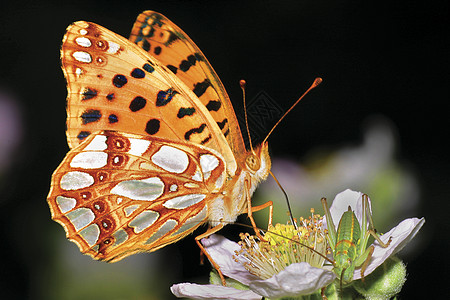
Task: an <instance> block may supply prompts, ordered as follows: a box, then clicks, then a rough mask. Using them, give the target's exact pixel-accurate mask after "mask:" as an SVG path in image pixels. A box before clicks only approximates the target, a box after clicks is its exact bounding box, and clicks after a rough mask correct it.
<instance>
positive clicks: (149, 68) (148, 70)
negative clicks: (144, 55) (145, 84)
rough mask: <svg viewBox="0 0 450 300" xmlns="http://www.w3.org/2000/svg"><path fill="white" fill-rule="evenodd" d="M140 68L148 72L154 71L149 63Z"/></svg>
mask: <svg viewBox="0 0 450 300" xmlns="http://www.w3.org/2000/svg"><path fill="white" fill-rule="evenodd" d="M142 68H143V69H144V70H145V71H147V72H149V73H153V72H154V71H155V68H154V67H153V66H152V65H151V64H144V65H143V66H142Z"/></svg>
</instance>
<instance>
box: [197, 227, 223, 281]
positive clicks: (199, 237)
mask: <svg viewBox="0 0 450 300" xmlns="http://www.w3.org/2000/svg"><path fill="white" fill-rule="evenodd" d="M223 226H224V224H219V225H217V226H215V227H213V228H209V229H208V230H207V231H206V232H205V233H203V234H201V235H199V236H197V237H195V242H196V243H197V245H198V247H199V248H200V250H201V251H202V252H203V254H205V255H206V257H207V258H208V260H209V261H210V262H211V264H212V265H213V267H214V268H215V269H216V270H217V272H218V273H219V276H220V280H221V281H222V285H223V286H226V285H227V284H226V282H225V277H223V274H222V271H221V270H220V267H219V265H218V264H217V263H216V262H215V261H214V260H213V259H212V257H211V255H209V253H208V252H207V251H206V249H205V247H203V245H202V243H201V242H200V240H201V239H203V238H207V237H209V236H210V235H211V234H213V233H216V232H217V231H219V230H220V229H222V228H223Z"/></svg>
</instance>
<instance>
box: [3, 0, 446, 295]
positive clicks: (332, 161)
mask: <svg viewBox="0 0 450 300" xmlns="http://www.w3.org/2000/svg"><path fill="white" fill-rule="evenodd" d="M147 9H151V10H155V11H158V12H160V13H162V14H164V15H166V16H167V17H168V18H169V19H171V20H172V21H174V22H175V23H176V24H177V25H178V26H180V27H181V28H182V29H183V30H184V31H185V32H186V33H187V34H188V35H189V36H190V37H191V38H192V40H194V41H195V42H196V43H197V45H198V46H199V47H200V49H202V51H203V52H204V54H205V55H206V57H207V58H208V59H209V61H210V62H211V64H212V65H213V67H214V68H215V70H216V72H217V73H218V75H219V77H220V78H221V79H222V82H223V83H224V85H225V87H226V88H227V91H228V93H229V95H230V97H231V99H232V101H233V104H234V107H235V110H236V112H237V114H238V115H239V116H240V117H242V115H243V114H242V95H241V91H240V88H239V84H238V83H239V80H240V79H245V80H246V81H247V98H248V99H249V100H250V102H252V104H251V105H253V106H252V109H249V112H250V113H251V116H250V119H251V122H250V127H251V128H252V134H254V140H262V139H263V138H264V136H265V134H267V132H268V131H269V130H270V127H271V125H272V124H273V123H275V122H276V120H277V118H278V117H277V116H278V115H279V112H280V111H281V112H282V111H286V110H287V109H288V108H289V106H290V105H291V104H292V103H293V102H294V101H295V100H296V99H297V98H298V97H299V96H300V95H301V94H302V93H303V92H304V91H305V90H306V89H307V88H308V87H309V85H310V84H311V82H312V81H313V80H314V78H315V77H317V76H320V77H322V78H323V79H324V82H323V83H322V85H321V86H320V87H319V88H317V89H315V90H314V91H312V92H311V93H310V94H309V95H308V96H307V97H306V98H305V99H304V100H303V101H302V102H301V103H300V104H299V105H298V106H297V107H296V108H295V109H294V110H293V111H292V112H291V113H290V114H289V115H288V117H287V118H286V119H285V120H284V121H283V122H282V124H281V125H280V126H279V127H278V128H277V129H276V131H275V133H274V134H273V135H272V136H271V137H270V139H269V143H270V152H271V155H272V158H273V172H274V173H275V175H277V177H278V179H279V180H280V182H281V184H282V185H283V186H284V188H285V190H286V191H287V193H288V194H289V198H290V200H291V205H292V206H293V210H294V215H295V216H296V217H299V216H308V215H309V209H310V208H311V207H315V208H316V212H320V213H322V209H321V207H320V201H319V200H320V198H321V197H327V198H329V199H330V200H331V199H333V198H334V196H335V195H336V194H337V193H338V192H340V191H343V190H345V189H346V188H352V189H354V190H359V191H362V192H365V193H368V194H369V196H370V197H371V199H372V202H373V205H374V217H375V225H376V227H377V229H378V230H379V231H380V232H383V231H384V232H386V231H388V230H389V229H390V228H392V227H393V226H395V225H397V224H398V223H399V222H400V221H401V220H402V219H404V218H407V217H422V216H424V217H425V218H426V223H425V226H424V227H423V229H422V230H421V231H420V232H419V234H418V236H417V237H416V239H415V240H414V242H413V243H411V244H409V245H410V246H408V247H407V248H405V249H404V250H403V251H402V252H401V253H400V257H401V258H403V259H404V260H405V262H406V263H407V268H408V274H409V275H408V280H407V282H406V284H405V286H404V288H403V290H402V292H401V294H400V298H402V299H410V298H424V297H428V298H432V297H436V298H437V297H441V298H442V297H443V296H444V297H445V296H446V295H449V292H448V288H446V286H448V283H447V280H446V279H445V278H444V276H443V275H444V274H445V271H446V270H448V268H450V263H449V260H448V259H446V256H447V254H448V253H447V251H448V249H450V247H449V246H450V238H449V230H450V221H449V195H450V180H449V175H448V172H449V170H450V168H449V161H450V159H449V155H448V154H447V152H448V146H447V145H445V144H446V143H447V142H446V138H447V137H448V129H449V126H448V116H447V115H448V112H447V111H448V108H445V107H444V106H445V103H446V102H445V101H448V100H449V88H448V84H449V71H448V70H449V69H448V67H449V64H448V62H449V50H450V47H449V46H450V45H449V41H450V39H449V36H448V29H449V26H448V20H449V17H450V15H449V3H448V1H437V0H433V1H413V2H412V1H395V3H387V4H380V3H379V2H375V1H305V0H301V1H282V2H281V1H280V2H279V1H214V2H213V1H115V0H109V1H84V0H79V1H64V2H61V1H51V0H43V1H16V2H13V1H8V2H6V1H3V2H2V3H1V4H0V192H1V193H0V195H1V196H0V235H1V237H2V239H1V242H0V245H1V246H0V251H1V257H2V260H1V262H0V295H1V298H2V299H172V298H173V296H172V295H171V293H170V291H169V287H170V286H171V284H173V283H179V282H186V281H188V282H197V283H206V282H207V280H208V272H209V270H210V268H209V266H199V249H198V248H197V246H196V244H195V242H194V240H193V236H190V237H188V238H186V239H184V240H182V241H180V242H178V243H176V244H174V245H170V246H167V247H165V248H163V249H161V250H159V251H157V252H155V253H151V254H139V255H135V256H132V257H129V258H127V259H124V260H123V261H121V262H119V263H116V264H107V263H102V262H97V261H93V260H92V259H91V258H90V257H87V256H83V255H81V254H80V253H79V251H78V248H77V247H76V245H75V244H73V243H71V242H69V241H68V240H66V239H65V232H64V230H63V228H62V227H61V226H60V225H58V224H57V223H55V222H53V221H52V220H51V219H50V211H49V208H48V206H47V203H46V196H47V193H48V191H49V187H50V178H51V174H52V172H53V171H54V170H55V168H56V167H57V166H58V164H59V163H60V162H61V160H62V159H63V157H64V155H65V154H66V152H67V151H68V146H67V143H66V136H65V117H66V113H65V98H66V83H65V79H64V77H63V73H62V71H61V69H60V61H59V49H60V44H61V40H62V37H63V35H64V33H65V28H66V27H67V26H68V25H69V24H70V23H72V22H74V21H78V20H86V21H92V22H95V23H98V24H100V25H102V26H105V27H106V28H109V29H110V30H112V31H114V32H116V33H118V34H120V35H122V36H125V37H128V35H129V33H130V31H131V27H132V25H133V23H134V20H135V18H136V17H137V15H138V14H139V13H140V12H141V11H143V10H147ZM261 103H271V106H269V107H272V108H275V109H274V110H273V111H271V110H268V111H262V110H261V109H260V108H261V106H260V104H261ZM443 105H444V106H443ZM258 107H259V108H258ZM258 118H263V119H264V120H265V121H264V122H263V123H264V125H263V126H260V125H261V124H262V123H261V122H259V121H258ZM254 199H255V200H254V203H255V204H259V203H263V202H264V201H266V200H272V201H274V202H275V210H276V216H275V218H276V221H278V222H283V223H284V222H286V221H287V217H286V206H285V200H284V197H283V195H282V193H281V191H280V190H279V189H278V188H277V187H276V185H275V183H274V181H273V179H270V178H269V179H268V180H267V182H266V183H264V184H263V185H262V186H261V187H260V188H259V189H258V191H257V193H256V195H255V198H254ZM265 216H266V212H264V211H263V212H260V213H258V218H259V219H258V220H257V221H258V223H259V224H261V226H263V225H262V224H265V223H264V222H265V221H264V218H265ZM240 221H241V222H247V220H246V218H245V217H243V218H241V219H240ZM228 227H230V228H228V229H227V230H224V234H226V235H229V236H231V237H233V236H236V235H235V233H236V230H237V232H239V231H242V228H239V227H236V226H234V227H232V226H228ZM204 230H205V228H201V229H200V230H199V231H198V232H197V234H199V233H201V232H203V231H204ZM233 230H234V231H233Z"/></svg>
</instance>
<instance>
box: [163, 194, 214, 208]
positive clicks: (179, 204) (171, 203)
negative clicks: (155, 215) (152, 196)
mask: <svg viewBox="0 0 450 300" xmlns="http://www.w3.org/2000/svg"><path fill="white" fill-rule="evenodd" d="M205 198H206V195H204V194H188V195H184V196H179V197H175V198H172V199H170V200H167V201H166V202H164V204H163V206H164V207H165V208H173V209H184V208H186V207H189V206H191V205H194V204H196V203H199V202H200V201H202V200H203V199H205Z"/></svg>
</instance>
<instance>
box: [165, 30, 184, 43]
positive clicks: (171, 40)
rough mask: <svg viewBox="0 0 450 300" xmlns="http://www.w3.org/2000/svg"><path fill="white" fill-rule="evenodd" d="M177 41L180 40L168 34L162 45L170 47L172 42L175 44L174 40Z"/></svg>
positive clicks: (170, 33)
mask: <svg viewBox="0 0 450 300" xmlns="http://www.w3.org/2000/svg"><path fill="white" fill-rule="evenodd" d="M179 39H180V38H179V37H178V36H177V35H176V34H175V33H174V32H169V38H168V39H167V41H166V42H165V43H164V45H166V46H170V44H172V43H173V42H175V41H176V40H179Z"/></svg>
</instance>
